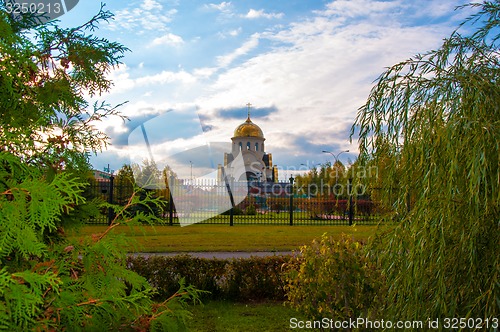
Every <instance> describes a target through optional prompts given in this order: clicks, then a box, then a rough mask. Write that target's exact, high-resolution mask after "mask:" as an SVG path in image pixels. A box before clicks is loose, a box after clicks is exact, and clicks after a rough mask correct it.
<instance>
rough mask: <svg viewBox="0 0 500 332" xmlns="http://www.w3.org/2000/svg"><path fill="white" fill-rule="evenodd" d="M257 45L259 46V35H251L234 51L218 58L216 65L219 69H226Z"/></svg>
mask: <svg viewBox="0 0 500 332" xmlns="http://www.w3.org/2000/svg"><path fill="white" fill-rule="evenodd" d="M258 45H259V34H253V35H252V36H251V37H250V39H249V40H247V41H246V42H245V43H244V44H243V45H241V46H240V47H239V48H237V49H236V50H234V51H233V52H232V53H230V54H226V55H221V56H218V57H217V64H218V65H219V66H220V67H227V66H229V65H230V64H231V63H232V62H233V61H234V60H236V59H237V58H238V57H240V56H242V55H245V54H248V52H250V51H251V50H253V49H255V48H256V47H257V46H258Z"/></svg>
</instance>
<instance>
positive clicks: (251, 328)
mask: <svg viewBox="0 0 500 332" xmlns="http://www.w3.org/2000/svg"><path fill="white" fill-rule="evenodd" d="M189 310H190V311H191V313H192V314H193V318H192V319H191V320H190V321H189V323H188V331H193V332H225V331H232V332H237V331H238V332H239V331H242V332H243V331H244V332H261V331H276V332H278V331H280V332H281V331H288V330H290V319H291V318H292V317H295V318H297V319H301V320H304V317H303V316H302V315H300V314H299V313H297V312H296V311H295V310H294V309H292V308H290V307H288V306H284V305H283V303H280V302H263V303H233V302H222V301H213V302H208V303H206V304H204V305H195V306H191V307H190V308H189ZM304 330H305V331H311V330H310V329H301V331H304Z"/></svg>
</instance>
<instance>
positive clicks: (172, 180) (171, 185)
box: [168, 176, 175, 226]
mask: <svg viewBox="0 0 500 332" xmlns="http://www.w3.org/2000/svg"><path fill="white" fill-rule="evenodd" d="M174 186H175V178H174V177H173V176H170V179H169V181H168V224H169V225H170V226H173V224H174V198H173V197H172V188H174Z"/></svg>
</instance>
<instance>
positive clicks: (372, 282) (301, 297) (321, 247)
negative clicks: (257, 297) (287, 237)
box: [285, 235, 384, 320]
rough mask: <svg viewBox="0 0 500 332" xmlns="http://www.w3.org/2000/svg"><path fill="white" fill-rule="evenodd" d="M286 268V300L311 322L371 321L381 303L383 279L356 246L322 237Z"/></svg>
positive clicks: (355, 244)
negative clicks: (328, 319) (316, 320)
mask: <svg viewBox="0 0 500 332" xmlns="http://www.w3.org/2000/svg"><path fill="white" fill-rule="evenodd" d="M300 253H301V254H300V255H297V256H296V257H295V258H294V259H293V261H292V263H291V266H290V267H289V271H288V272H287V277H286V283H287V284H286V286H285V290H286V297H287V298H288V303H289V304H291V306H292V307H294V308H296V309H298V310H299V311H301V312H303V313H304V314H305V315H306V316H308V317H310V318H312V319H321V318H323V317H328V318H332V319H335V320H346V319H349V318H352V319H356V318H358V317H372V316H374V315H375V314H376V312H377V308H378V305H379V304H380V303H381V302H382V295H383V291H384V283H383V278H382V276H381V274H380V272H379V270H378V269H377V268H376V266H375V264H374V263H372V262H371V261H370V260H369V259H368V258H367V256H366V255H365V252H364V250H363V246H362V244H361V243H359V242H355V241H353V240H352V239H351V238H349V237H348V236H346V235H343V236H342V238H341V239H339V240H335V239H333V238H331V237H327V236H326V235H323V236H322V238H321V240H320V241H317V240H314V241H313V243H312V244H311V245H309V246H303V247H302V248H301V250H300Z"/></svg>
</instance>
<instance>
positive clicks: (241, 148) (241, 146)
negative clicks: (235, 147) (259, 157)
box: [240, 142, 243, 151]
mask: <svg viewBox="0 0 500 332" xmlns="http://www.w3.org/2000/svg"><path fill="white" fill-rule="evenodd" d="M241 150H243V144H241V142H240V151H241Z"/></svg>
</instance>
